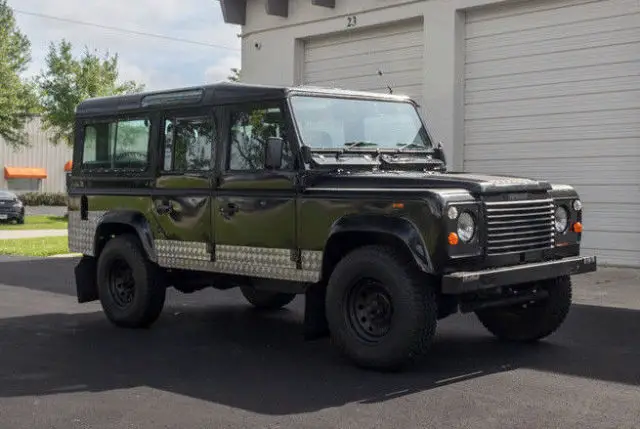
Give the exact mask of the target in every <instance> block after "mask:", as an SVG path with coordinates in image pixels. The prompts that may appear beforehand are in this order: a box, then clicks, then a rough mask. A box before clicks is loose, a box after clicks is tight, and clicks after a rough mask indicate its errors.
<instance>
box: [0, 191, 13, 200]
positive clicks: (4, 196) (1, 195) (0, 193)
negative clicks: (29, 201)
mask: <svg viewBox="0 0 640 429" xmlns="http://www.w3.org/2000/svg"><path fill="white" fill-rule="evenodd" d="M15 198H17V197H16V194H14V193H13V192H8V191H0V199H15Z"/></svg>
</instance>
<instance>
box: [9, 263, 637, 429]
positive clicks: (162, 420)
mask: <svg viewBox="0 0 640 429" xmlns="http://www.w3.org/2000/svg"><path fill="white" fill-rule="evenodd" d="M73 264H74V260H73V259H47V260H44V261H42V260H39V261H18V262H3V263H0V428H2V429H13V428H30V429H37V428H64V429H72V428H88V427H90V428H125V427H126V428H154V429H155V428H160V427H162V428H180V429H185V428H204V427H207V428H225V429H230V428H242V427H260V428H323V429H324V428H333V427H340V428H388V427H397V428H402V429H409V428H425V427H434V428H463V427H464V428H471V427H472V428H519V429H520V428H536V429H538V428H550V427H554V428H555V427H557V428H563V429H564V428H580V429H584V428H637V424H638V422H639V421H640V407H638V404H640V389H639V386H640V365H638V362H639V361H640V335H639V334H638V333H639V330H638V329H639V328H638V327H639V326H640V284H639V283H638V274H637V272H636V271H630V270H617V271H616V270H612V271H611V273H610V274H607V273H603V272H602V271H601V272H599V273H596V274H597V275H595V274H594V275H589V276H583V277H584V278H582V279H580V280H577V281H576V305H575V306H574V307H573V309H572V311H571V313H570V316H569V319H568V320H567V322H566V324H565V325H564V326H563V328H562V329H561V330H560V331H558V332H557V333H556V334H555V335H553V336H552V337H550V338H549V339H548V340H546V341H544V342H542V343H540V344H537V345H529V346H514V345H507V344H502V343H499V342H497V341H495V340H494V339H493V338H492V337H491V336H489V335H488V334H487V333H486V332H485V331H484V330H483V329H482V328H481V327H480V325H479V323H478V322H477V321H476V320H475V319H474V318H473V317H471V316H456V317H452V318H450V319H447V320H444V321H442V322H441V323H440V326H439V332H438V336H437V339H436V342H435V343H434V346H433V348H432V350H431V355H430V357H429V358H427V359H426V360H425V361H424V362H423V363H422V364H421V365H419V366H418V367H417V368H415V369H413V370H411V371H409V372H405V373H397V374H380V373H374V372H368V371H363V370H359V369H356V368H354V367H352V366H351V365H349V364H348V363H346V362H344V361H343V360H342V359H340V358H339V357H338V356H337V355H336V353H335V351H334V350H333V348H332V347H331V346H330V343H329V341H328V340H320V341H314V342H304V341H303V340H302V339H301V309H302V307H301V306H302V299H300V298H298V299H296V300H295V301H294V303H293V304H292V305H291V306H290V307H291V308H290V309H285V310H282V311H279V312H275V313H272V314H264V313H260V312H256V311H252V310H251V309H250V308H249V307H248V306H247V305H246V304H245V303H244V301H243V300H242V298H241V297H240V295H239V294H238V293H237V292H236V291H226V292H218V291H213V290H208V291H202V292H198V293H195V294H191V295H179V294H177V293H170V295H169V298H168V305H167V308H166V309H165V311H164V313H163V315H162V317H161V319H160V320H159V322H158V323H157V324H156V325H155V326H154V327H153V328H151V329H148V330H139V331H128V330H120V329H116V328H114V327H112V326H110V325H109V324H108V323H107V322H106V321H105V318H104V316H103V315H102V314H101V312H100V307H99V304H97V303H90V304H85V305H79V304H77V303H76V301H75V297H74V296H73V282H72V268H73ZM608 279H613V280H612V281H608ZM625 282H629V283H628V284H627V283H625ZM617 291H621V292H617ZM610 301H611V302H613V305H609V302H610ZM625 303H627V304H625ZM625 305H626V307H625Z"/></svg>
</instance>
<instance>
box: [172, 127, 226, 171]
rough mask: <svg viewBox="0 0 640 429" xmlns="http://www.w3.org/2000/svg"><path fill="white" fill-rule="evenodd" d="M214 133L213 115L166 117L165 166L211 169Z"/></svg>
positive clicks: (183, 169) (194, 169) (186, 168)
mask: <svg viewBox="0 0 640 429" xmlns="http://www.w3.org/2000/svg"><path fill="white" fill-rule="evenodd" d="M215 135H216V131H215V126H214V123H213V120H212V119H211V118H210V117H195V118H175V119H166V120H165V122H164V142H165V146H164V166H163V170H165V171H208V170H210V169H211V157H212V152H213V148H214V146H215V145H214V142H215Z"/></svg>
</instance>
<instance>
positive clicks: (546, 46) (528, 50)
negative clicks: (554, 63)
mask: <svg viewBox="0 0 640 429" xmlns="http://www.w3.org/2000/svg"><path fill="white" fill-rule="evenodd" d="M638 18H639V19H640V14H638ZM612 40H615V42H614V43H612ZM638 41H640V27H638V26H636V27H634V28H631V29H627V30H615V31H611V32H605V33H603V32H598V33H592V34H588V35H581V36H573V37H563V38H558V39H552V40H542V41H538V42H529V43H523V44H517V45H510V46H504V47H499V48H489V49H478V50H473V51H471V52H470V54H469V55H468V57H467V62H468V63H469V64H473V63H476V62H481V61H488V60H491V61H495V60H501V59H508V58H521V57H524V56H530V55H543V54H552V53H559V52H567V51H572V50H575V49H590V48H601V47H605V46H612V45H614V44H615V45H623V44H628V43H635V42H638Z"/></svg>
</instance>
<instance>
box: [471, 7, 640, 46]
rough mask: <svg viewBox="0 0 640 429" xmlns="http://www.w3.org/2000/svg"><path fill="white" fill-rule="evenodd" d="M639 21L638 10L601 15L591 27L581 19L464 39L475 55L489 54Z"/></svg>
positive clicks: (625, 26) (597, 34)
mask: <svg viewBox="0 0 640 429" xmlns="http://www.w3.org/2000/svg"><path fill="white" fill-rule="evenodd" d="M639 25H640V12H638V13H634V14H625V15H619V16H613V17H610V18H604V19H599V20H598V27H597V28H594V26H593V22H592V21H580V22H575V23H572V24H566V25H556V26H544V27H541V28H532V29H529V30H519V31H518V33H517V37H515V36H514V34H513V33H505V34H496V35H492V36H484V37H476V38H474V39H469V40H467V42H466V45H467V49H469V50H471V51H473V54H474V55H476V54H478V53H480V52H485V53H487V54H492V53H493V50H494V49H498V48H503V47H507V46H523V45H524V46H527V45H529V44H531V43H546V42H548V41H552V40H558V39H564V38H567V37H571V38H573V37H576V36H578V37H590V36H591V35H595V37H598V38H602V37H604V36H603V35H602V34H601V33H609V32H615V31H620V30H627V29H635V28H638V26H639Z"/></svg>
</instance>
